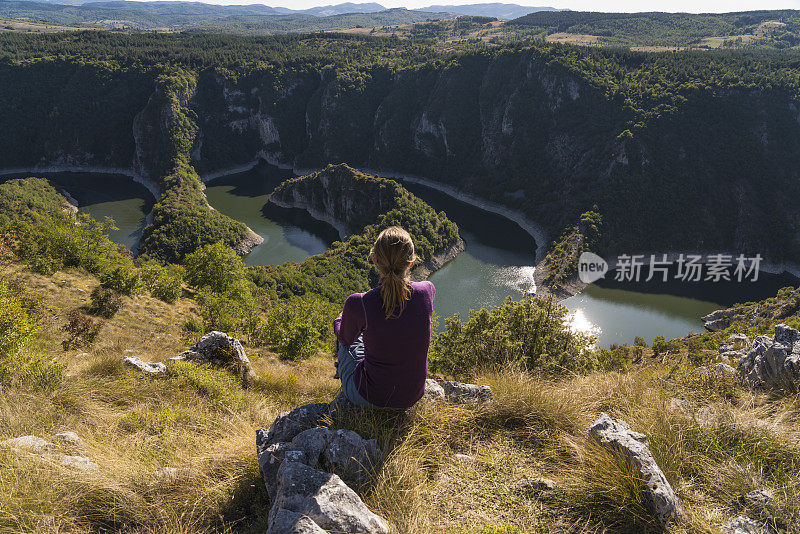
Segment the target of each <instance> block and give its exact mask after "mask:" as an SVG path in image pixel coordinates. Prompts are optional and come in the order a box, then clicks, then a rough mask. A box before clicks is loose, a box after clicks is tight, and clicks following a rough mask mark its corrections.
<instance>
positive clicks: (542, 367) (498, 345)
mask: <svg viewBox="0 0 800 534" xmlns="http://www.w3.org/2000/svg"><path fill="white" fill-rule="evenodd" d="M568 313H569V310H567V308H566V307H565V306H563V305H561V304H559V303H558V302H556V301H555V300H553V299H551V298H548V299H544V298H541V297H534V296H528V297H524V298H523V299H521V300H518V301H515V300H513V299H512V298H511V297H509V298H508V299H506V301H505V302H504V303H503V305H501V306H498V307H497V308H494V309H492V310H486V309H481V310H479V311H472V312H470V316H469V319H468V320H467V321H466V322H462V321H461V318H460V317H459V316H458V315H456V316H455V317H451V318H448V319H446V320H445V330H444V332H441V333H439V334H437V335H436V336H435V338H434V340H433V344H432V346H431V350H430V356H429V358H430V368H431V370H432V371H433V372H435V373H442V374H445V375H448V376H453V377H456V378H469V377H471V376H473V375H475V374H476V373H480V372H490V371H498V370H500V369H508V368H509V367H517V368H521V369H525V370H528V371H534V372H537V373H543V374H546V375H563V374H568V373H584V372H587V371H591V370H593V369H595V368H597V367H598V363H599V362H598V360H597V357H596V355H595V353H594V352H593V351H592V350H591V349H592V345H593V343H594V338H593V337H592V336H589V335H586V334H582V333H579V332H574V331H572V330H571V329H570V328H569V325H568V324H567V323H566V319H567V315H568Z"/></svg>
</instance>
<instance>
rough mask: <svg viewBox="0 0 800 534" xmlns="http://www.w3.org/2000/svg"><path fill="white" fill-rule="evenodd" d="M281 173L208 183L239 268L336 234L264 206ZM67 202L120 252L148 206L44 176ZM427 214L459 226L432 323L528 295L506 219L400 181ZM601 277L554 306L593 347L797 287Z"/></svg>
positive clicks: (522, 259) (780, 279)
mask: <svg viewBox="0 0 800 534" xmlns="http://www.w3.org/2000/svg"><path fill="white" fill-rule="evenodd" d="M291 176H292V173H291V171H286V170H281V169H278V168H276V167H272V166H269V165H259V166H258V167H256V168H254V169H252V170H250V171H246V172H242V173H239V174H234V175H230V176H225V177H222V178H218V179H216V180H214V181H212V182H211V183H209V184H208V186H207V189H206V195H207V196H208V199H209V202H210V204H211V205H212V206H213V207H214V208H215V209H218V210H219V211H220V212H222V213H225V214H226V215H229V216H231V217H233V218H235V219H238V220H240V221H242V222H244V223H246V224H247V225H248V226H250V228H252V229H253V230H254V231H255V232H256V233H258V234H259V235H261V236H262V237H263V238H264V243H263V244H261V245H259V246H258V247H256V248H255V249H254V250H253V251H252V252H251V253H250V254H249V255H248V256H247V257H246V258H245V262H246V263H247V264H248V265H268V264H282V263H284V262H287V261H301V260H303V259H304V258H306V257H308V256H309V255H312V254H318V253H321V252H324V251H325V250H326V249H327V248H328V246H329V244H330V243H331V242H332V241H334V240H336V239H337V238H338V236H337V234H336V232H335V231H334V230H333V229H332V228H331V227H330V226H328V225H326V224H324V223H320V222H319V221H316V220H314V219H313V218H311V217H310V216H309V215H308V214H306V213H305V212H304V211H302V210H297V209H283V208H278V207H277V206H273V205H271V204H266V206H265V203H266V196H267V195H268V194H269V193H270V192H271V191H272V190H273V189H274V188H275V186H277V185H278V184H279V183H280V182H281V181H283V180H285V179H286V178H289V177H291ZM47 177H48V178H49V179H51V180H52V181H53V182H54V183H56V184H58V185H60V186H62V187H64V189H66V190H67V191H68V192H69V193H70V194H71V195H72V196H73V197H75V198H76V200H77V201H78V203H79V205H80V209H81V210H83V211H85V212H87V213H89V214H90V215H92V216H93V217H96V218H102V217H103V216H106V215H108V216H111V217H113V218H114V219H115V221H116V223H117V226H118V227H119V231H117V232H113V233H112V234H111V238H112V239H113V240H115V241H117V242H119V243H122V244H125V245H127V246H129V247H131V246H133V245H134V244H135V243H136V239H137V236H138V232H139V230H140V228H141V225H142V222H143V219H144V217H145V214H146V213H148V212H149V210H150V208H151V206H152V198H151V196H150V194H149V193H148V192H147V190H146V189H145V188H144V187H142V186H140V185H138V184H135V183H133V182H131V180H130V179H129V178H127V177H123V176H113V175H100V174H79V173H58V174H54V175H49V176H47ZM405 185H406V187H407V188H408V189H410V190H411V191H412V192H413V193H414V194H416V195H417V196H419V197H421V198H422V199H423V200H425V201H426V202H428V203H429V204H430V205H431V206H433V207H434V208H435V209H436V210H444V211H445V212H446V213H447V215H448V217H450V218H451V219H452V220H453V221H455V222H456V223H457V224H458V225H459V229H460V232H461V236H462V238H463V239H464V241H465V243H466V250H465V251H464V252H462V253H461V254H460V255H459V256H458V257H457V258H456V259H455V260H453V261H451V262H450V263H448V264H447V265H446V266H445V267H444V268H442V269H440V270H439V271H437V272H436V273H434V274H433V275H432V276H431V278H430V279H431V281H432V282H433V283H434V284H435V285H436V288H437V294H436V302H435V305H434V308H435V311H436V313H437V314H438V315H439V317H440V322H441V324H442V325H443V324H444V318H446V317H451V316H452V315H454V314H456V313H458V314H460V315H461V317H462V318H467V317H468V316H469V313H470V310H474V309H480V308H483V307H493V306H497V305H499V304H501V303H502V302H503V300H504V299H505V298H507V297H509V296H510V297H512V298H515V299H518V298H520V297H522V296H523V295H525V294H526V293H528V292H529V291H531V290H532V289H533V288H534V287H535V285H534V283H533V270H534V268H533V265H534V256H535V250H536V242H535V241H534V239H533V238H532V237H531V236H530V235H528V233H526V232H525V231H524V230H523V229H522V228H520V227H519V226H518V225H517V224H516V223H514V222H512V221H510V220H508V219H506V218H504V217H502V216H500V215H495V214H492V213H487V212H485V211H482V210H480V209H479V208H475V207H473V206H470V205H467V204H465V203H463V202H460V201H458V200H455V199H453V198H452V197H449V196H447V195H446V194H444V193H441V192H439V191H436V190H433V189H430V188H428V187H425V186H422V185H418V184H411V183H407V184H405ZM606 279H607V280H608V281H602V282H600V284H599V285H598V284H594V285H591V286H589V287H588V288H586V290H585V291H584V292H582V293H581V294H579V295H575V296H573V297H571V298H568V299H566V300H564V301H562V304H564V305H565V306H566V307H567V308H569V310H570V312H571V317H572V322H573V328H575V329H576V330H579V331H584V332H588V333H592V334H595V335H596V336H597V338H598V345H599V346H601V347H608V346H610V345H612V344H614V343H632V342H633V338H634V336H641V337H643V338H645V340H646V341H647V342H651V341H652V339H653V338H654V337H655V336H658V335H664V336H666V338H667V339H671V338H675V337H680V336H684V335H686V334H688V333H690V332H700V331H703V325H702V322H701V321H700V317H701V316H703V315H705V314H707V313H709V312H711V311H714V310H716V309H719V308H722V307H726V306H729V305H731V304H734V303H736V302H742V301H748V300H757V299H761V298H765V297H769V296H774V295H775V293H776V292H777V290H778V289H779V288H781V287H784V286H786V285H797V284H798V280H797V279H796V278H794V277H792V276H790V275H780V276H776V275H767V274H765V273H763V272H762V273H761V274H760V277H759V281H758V282H756V283H750V282H746V283H740V284H737V283H729V284H711V283H697V284H681V283H668V284H653V283H647V284H645V283H640V284H630V283H624V284H623V283H616V282H614V281H613V272H612V273H611V274H610V275H608V276H607V277H606Z"/></svg>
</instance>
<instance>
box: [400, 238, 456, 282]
mask: <svg viewBox="0 0 800 534" xmlns="http://www.w3.org/2000/svg"><path fill="white" fill-rule="evenodd" d="M465 249H466V244H465V243H464V240H463V239H461V238H460V237H459V238H458V240H457V241H456V242H455V243H453V244H452V245H450V246H449V247H447V248H446V249H444V250H440V251H438V252H434V254H433V257H431V259H429V260H428V261H426V262H425V263H422V264H420V265H418V266H416V267H414V268H413V269H412V270H411V279H412V280H414V281H415V282H420V281H422V280H427V279H428V278H429V277H430V276H431V275H432V274H433V273H435V272H436V271H438V270H439V269H441V268H442V267H444V266H445V265H447V264H448V263H449V262H451V261H453V260H454V259H456V256H458V255H459V254H461V253H462V252H464V250H465Z"/></svg>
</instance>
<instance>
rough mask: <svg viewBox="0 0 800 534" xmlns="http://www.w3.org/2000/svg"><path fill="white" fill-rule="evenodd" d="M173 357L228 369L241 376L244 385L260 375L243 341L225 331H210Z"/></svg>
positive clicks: (254, 380) (255, 379)
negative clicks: (247, 353)
mask: <svg viewBox="0 0 800 534" xmlns="http://www.w3.org/2000/svg"><path fill="white" fill-rule="evenodd" d="M171 359H172V360H182V361H188V362H192V363H197V364H201V365H213V366H215V367H222V368H225V369H228V370H229V371H230V372H232V373H233V374H235V375H236V376H237V377H239V380H240V381H241V383H242V387H247V386H248V385H249V384H252V383H254V382H257V381H258V375H257V374H256V373H255V371H253V366H252V365H251V364H250V360H249V359H248V358H247V355H246V354H245V353H244V348H243V347H242V343H241V342H240V341H239V340H238V339H236V338H234V337H231V336H229V335H228V334H225V333H223V332H217V331H213V332H209V333H208V334H206V335H204V336H203V337H201V338H200V339H199V340H198V341H197V343H195V345H194V346H193V347H192V348H190V349H189V350H187V351H184V352H182V353H181V354H180V355H178V356H176V357H175V358H171Z"/></svg>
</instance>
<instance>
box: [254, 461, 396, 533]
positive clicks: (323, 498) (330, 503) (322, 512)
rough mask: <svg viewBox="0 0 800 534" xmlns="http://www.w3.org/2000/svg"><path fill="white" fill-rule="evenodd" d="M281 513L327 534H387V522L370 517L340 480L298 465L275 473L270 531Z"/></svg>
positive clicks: (285, 464)
mask: <svg viewBox="0 0 800 534" xmlns="http://www.w3.org/2000/svg"><path fill="white" fill-rule="evenodd" d="M282 510H286V511H289V512H294V513H295V514H298V515H300V516H306V517H307V518H308V519H310V520H312V521H313V522H314V523H316V524H317V525H318V526H319V527H320V528H321V529H323V530H324V531H328V532H347V533H349V534H388V532H389V525H388V524H387V523H386V521H385V520H383V519H382V518H380V517H378V516H377V515H375V514H374V513H372V512H371V511H370V510H369V509H368V508H367V506H366V505H365V504H364V502H363V501H362V500H361V498H360V497H359V496H358V495H357V494H356V492H354V491H353V490H352V489H350V488H349V487H348V486H347V485H346V484H345V483H344V482H342V479H341V478H339V477H338V476H337V475H332V474H329V473H324V472H322V471H317V470H316V469H313V468H311V467H309V466H307V465H305V464H302V463H299V462H291V461H285V462H283V463H282V464H281V467H280V469H278V488H277V494H276V497H275V500H274V501H273V503H272V509H271V510H270V514H269V523H270V531H272V528H273V527H272V526H271V525H272V524H274V523H276V522H277V520H278V518H279V517H278V514H279V513H281V514H282V515H281V517H284V518H285V517H286V516H287V514H286V512H281V511H282ZM276 528H277V527H276ZM276 532H277V531H276ZM288 532H291V530H289V531H288ZM301 532H302V531H301ZM311 532H313V530H312V531H311Z"/></svg>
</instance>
